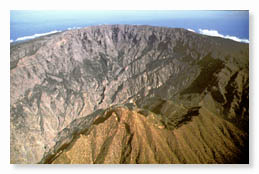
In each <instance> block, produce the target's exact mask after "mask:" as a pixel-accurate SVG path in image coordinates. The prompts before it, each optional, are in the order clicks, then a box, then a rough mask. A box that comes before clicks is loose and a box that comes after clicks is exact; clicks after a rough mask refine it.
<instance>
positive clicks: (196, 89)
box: [10, 25, 249, 163]
mask: <svg viewBox="0 0 259 174" xmlns="http://www.w3.org/2000/svg"><path fill="white" fill-rule="evenodd" d="M10 47H11V56H10V59H11V60H10V64H11V70H10V71H11V73H10V77H11V81H10V85H11V94H10V96H11V103H10V105H11V110H10V115H11V118H10V122H11V137H10V139H11V163H248V159H249V154H248V145H249V143H248V139H249V136H248V135H249V131H248V130H249V98H248V96H249V45H248V44H244V43H238V42H235V41H232V40H228V39H222V38H217V37H209V36H204V35H200V34H197V33H194V32H190V31H187V30H185V29H178V28H175V29H174V28H163V27H151V26H130V25H103V26H92V27H86V28H83V29H79V30H70V31H65V32H62V33H58V34H53V35H49V36H44V37H40V38H38V39H34V40H30V41H26V42H22V43H14V44H11V46H10Z"/></svg>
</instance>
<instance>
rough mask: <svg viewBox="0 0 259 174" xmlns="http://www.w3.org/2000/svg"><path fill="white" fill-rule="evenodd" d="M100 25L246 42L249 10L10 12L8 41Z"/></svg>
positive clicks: (247, 39) (247, 38) (247, 40)
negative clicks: (150, 28) (166, 30)
mask: <svg viewBox="0 0 259 174" xmlns="http://www.w3.org/2000/svg"><path fill="white" fill-rule="evenodd" d="M102 24H132V25H151V26H164V27H172V28H185V29H188V30H190V31H194V32H197V33H201V34H206V35H211V36H218V37H224V38H227V39H232V40H235V41H238V42H246V43H249V11H64V10H63V11H32V10H11V11H10V42H16V41H23V40H27V39H32V38H36V37H39V36H43V35H47V34H51V33H55V32H60V31H64V30H69V29H76V28H83V27H87V26H91V25H102Z"/></svg>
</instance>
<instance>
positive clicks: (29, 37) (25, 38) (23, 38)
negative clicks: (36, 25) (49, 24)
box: [15, 30, 60, 41]
mask: <svg viewBox="0 0 259 174" xmlns="http://www.w3.org/2000/svg"><path fill="white" fill-rule="evenodd" d="M57 32H60V31H57V30H54V31H50V32H47V33H40V34H34V35H32V36H23V37H19V38H17V39H16V40H15V41H21V40H27V39H34V38H37V37H40V36H45V35H48V34H53V33H57Z"/></svg>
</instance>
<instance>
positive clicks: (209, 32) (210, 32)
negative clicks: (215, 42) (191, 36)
mask: <svg viewBox="0 0 259 174" xmlns="http://www.w3.org/2000/svg"><path fill="white" fill-rule="evenodd" d="M199 32H200V33H201V34H204V35H208V36H216V37H222V38H225V39H231V40H234V41H237V42H244V43H249V40H247V39H240V38H238V37H236V36H229V35H223V34H220V33H219V32H218V31H217V30H208V29H199Z"/></svg>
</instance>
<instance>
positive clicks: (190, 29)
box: [187, 28, 195, 33]
mask: <svg viewBox="0 0 259 174" xmlns="http://www.w3.org/2000/svg"><path fill="white" fill-rule="evenodd" d="M187 30H188V31H191V32H194V33H195V31H194V30H193V29H190V28H187Z"/></svg>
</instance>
